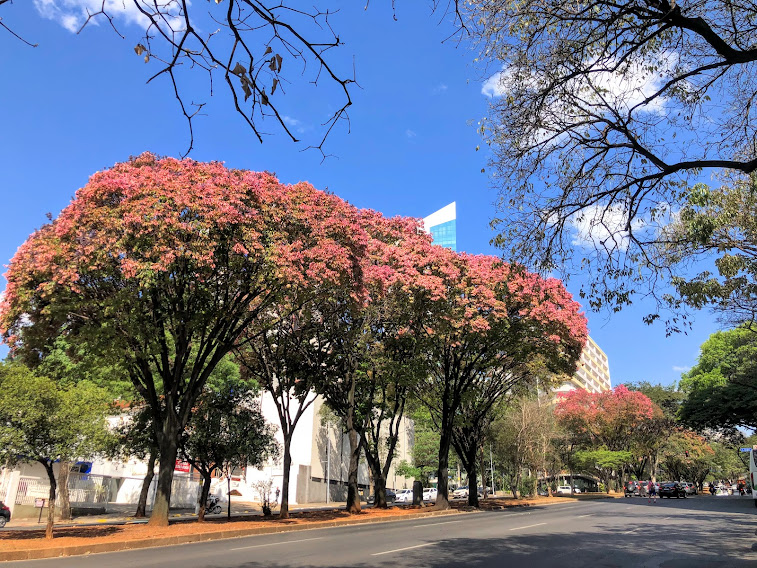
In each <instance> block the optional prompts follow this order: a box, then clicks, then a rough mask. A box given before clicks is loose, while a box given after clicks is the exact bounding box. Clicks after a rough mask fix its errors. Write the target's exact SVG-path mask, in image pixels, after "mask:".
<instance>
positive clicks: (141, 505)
mask: <svg viewBox="0 0 757 568" xmlns="http://www.w3.org/2000/svg"><path fill="white" fill-rule="evenodd" d="M157 456H158V451H157V449H156V448H152V449H151V450H150V458H149V460H148V461H147V474H146V475H145V478H144V479H143V480H142V490H141V491H140V492H139V502H138V503H137V512H136V513H134V516H135V517H136V518H138V519H141V518H144V517H145V516H146V511H147V496H148V495H149V494H150V485H151V484H152V480H153V478H154V477H155V461H156V460H157Z"/></svg>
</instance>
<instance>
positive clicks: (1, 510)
mask: <svg viewBox="0 0 757 568" xmlns="http://www.w3.org/2000/svg"><path fill="white" fill-rule="evenodd" d="M10 520H11V510H10V509H9V508H8V506H7V505H6V504H5V503H3V502H2V501H0V529H1V528H3V527H4V526H5V524H6V523H8V522H10Z"/></svg>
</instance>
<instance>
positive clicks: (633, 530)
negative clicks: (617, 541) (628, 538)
mask: <svg viewBox="0 0 757 568" xmlns="http://www.w3.org/2000/svg"><path fill="white" fill-rule="evenodd" d="M637 530H639V527H636V528H635V529H631V530H630V531H626V532H624V533H623V534H631V533H635V532H636V531H637Z"/></svg>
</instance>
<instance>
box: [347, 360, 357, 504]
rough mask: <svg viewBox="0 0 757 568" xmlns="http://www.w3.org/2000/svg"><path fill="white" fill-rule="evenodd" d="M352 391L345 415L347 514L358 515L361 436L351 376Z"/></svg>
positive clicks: (348, 398) (354, 385) (352, 376)
mask: <svg viewBox="0 0 757 568" xmlns="http://www.w3.org/2000/svg"><path fill="white" fill-rule="evenodd" d="M349 381H350V390H349V393H348V394H347V412H346V415H345V426H346V429H347V439H348V440H349V443H350V469H349V471H348V472H347V506H346V509H347V512H348V513H351V514H356V513H359V512H360V493H359V490H358V481H357V475H358V467H359V466H360V448H361V443H360V442H361V440H360V435H359V433H358V431H357V429H356V428H355V388H356V386H357V384H356V381H357V379H356V377H355V376H354V374H351V375H350V377H349Z"/></svg>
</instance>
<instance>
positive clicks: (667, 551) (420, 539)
mask: <svg viewBox="0 0 757 568" xmlns="http://www.w3.org/2000/svg"><path fill="white" fill-rule="evenodd" d="M755 529H757V508H755V506H754V504H753V501H752V499H750V498H738V497H736V498H717V497H710V496H704V497H695V498H690V499H685V500H684V499H681V500H677V499H665V500H664V501H658V502H657V503H656V504H649V503H647V500H646V499H643V498H638V497H636V498H631V499H613V500H601V501H587V502H573V501H571V502H566V503H565V504H559V505H550V506H543V507H535V508H533V509H530V510H517V509H516V510H506V511H494V512H489V513H471V514H465V515H460V516H453V517H431V518H425V519H416V520H410V521H401V522H396V523H379V524H371V525H359V526H352V527H338V528H331V529H316V530H309V531H300V532H296V533H288V534H286V533H285V534H277V535H265V536H254V537H245V538H237V539H228V540H221V541H214V542H205V543H196V544H185V545H181V546H173V547H165V548H152V549H144V550H136V551H126V552H117V553H111V554H95V555H91V556H86V557H82V556H78V557H71V558H55V559H50V560H41V561H27V562H10V563H5V564H3V566H10V567H15V566H19V567H21V566H23V567H25V568H30V567H35V568H36V567H45V568H52V567H53V566H54V567H55V568H93V567H102V566H106V567H108V568H122V567H123V568H127V567H128V568H133V567H138V568H152V567H155V568H158V567H160V568H173V567H176V568H179V567H180V568H194V567H198V568H199V567H202V568H257V567H261V568H262V567H271V568H292V567H316V566H351V567H358V568H360V567H367V566H390V567H392V568H399V567H408V568H410V567H440V568H441V567H452V566H456V567H463V566H465V567H466V568H467V567H470V568H473V567H476V568H478V567H495V566H496V567H498V568H500V567H503V566H508V567H520V566H523V567H526V568H539V567H548V566H549V567H551V566H560V567H574V566H575V567H581V568H584V567H591V568H604V567H616V566H617V567H629V568H631V567H633V568H638V567H644V568H646V567H664V568H699V567H713V568H714V567H718V568H720V567H728V566H735V567H747V566H751V567H755V566H757V535H756V534H755Z"/></svg>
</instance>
